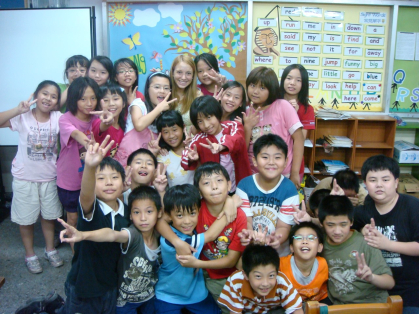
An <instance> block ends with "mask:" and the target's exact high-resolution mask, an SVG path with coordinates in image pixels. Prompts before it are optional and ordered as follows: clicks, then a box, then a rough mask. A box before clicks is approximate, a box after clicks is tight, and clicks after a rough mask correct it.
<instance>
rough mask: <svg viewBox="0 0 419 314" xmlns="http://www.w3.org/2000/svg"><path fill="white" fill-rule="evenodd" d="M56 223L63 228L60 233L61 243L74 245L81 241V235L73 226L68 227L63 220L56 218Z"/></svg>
mask: <svg viewBox="0 0 419 314" xmlns="http://www.w3.org/2000/svg"><path fill="white" fill-rule="evenodd" d="M57 220H58V222H59V223H61V224H62V225H63V227H64V228H65V229H64V230H62V231H61V232H60V240H61V243H62V242H67V243H75V242H80V241H83V233H82V232H80V231H78V230H77V229H76V228H74V227H73V226H70V225H69V224H68V223H66V222H65V221H64V220H62V219H60V218H57Z"/></svg>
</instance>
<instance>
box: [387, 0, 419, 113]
mask: <svg viewBox="0 0 419 314" xmlns="http://www.w3.org/2000/svg"><path fill="white" fill-rule="evenodd" d="M418 18H419V8H417V7H416V8H415V7H399V12H398V19H397V32H408V33H414V34H415V35H416V40H415V41H416V42H415V43H416V47H415V45H414V43H413V44H412V43H410V45H409V44H408V45H406V49H415V48H416V50H418V49H419V38H418V36H417V34H418V33H419V21H418ZM399 44H400V43H399ZM408 46H410V48H409V47H408ZM414 59H415V60H411V61H407V60H398V59H396V58H395V60H394V66H393V73H392V74H393V75H392V85H391V97H390V112H393V113H409V114H411V113H412V114H415V113H418V114H419V108H418V106H419V59H417V58H414Z"/></svg>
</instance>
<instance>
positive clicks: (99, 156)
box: [84, 135, 114, 168]
mask: <svg viewBox="0 0 419 314" xmlns="http://www.w3.org/2000/svg"><path fill="white" fill-rule="evenodd" d="M110 138H111V137H110V136H109V135H106V137H105V139H104V140H103V142H102V144H100V145H99V143H95V144H94V145H92V144H90V145H89V147H88V149H87V152H86V157H85V159H84V164H85V165H86V166H89V167H92V168H93V167H95V168H96V167H97V166H98V165H99V164H100V162H101V161H102V160H103V158H104V157H105V156H106V154H107V153H108V151H109V150H110V149H111V147H112V145H113V144H114V141H113V140H112V141H110V142H109V139H110ZM108 142H109V144H108Z"/></svg>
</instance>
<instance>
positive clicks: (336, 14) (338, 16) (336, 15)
mask: <svg viewBox="0 0 419 314" xmlns="http://www.w3.org/2000/svg"><path fill="white" fill-rule="evenodd" d="M343 17H344V13H343V12H342V11H325V12H324V19H325V20H340V21H342V20H343Z"/></svg>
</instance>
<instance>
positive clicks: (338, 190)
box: [330, 179, 345, 196]
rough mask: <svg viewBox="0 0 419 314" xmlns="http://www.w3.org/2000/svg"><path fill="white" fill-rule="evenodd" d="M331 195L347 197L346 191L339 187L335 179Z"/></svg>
mask: <svg viewBox="0 0 419 314" xmlns="http://www.w3.org/2000/svg"><path fill="white" fill-rule="evenodd" d="M330 195H341V196H342V195H345V191H343V189H342V188H341V187H340V186H339V184H338V183H337V181H336V179H333V189H332V191H331V192H330Z"/></svg>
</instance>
